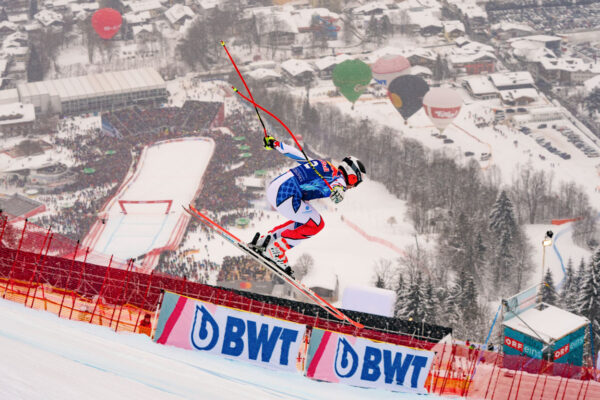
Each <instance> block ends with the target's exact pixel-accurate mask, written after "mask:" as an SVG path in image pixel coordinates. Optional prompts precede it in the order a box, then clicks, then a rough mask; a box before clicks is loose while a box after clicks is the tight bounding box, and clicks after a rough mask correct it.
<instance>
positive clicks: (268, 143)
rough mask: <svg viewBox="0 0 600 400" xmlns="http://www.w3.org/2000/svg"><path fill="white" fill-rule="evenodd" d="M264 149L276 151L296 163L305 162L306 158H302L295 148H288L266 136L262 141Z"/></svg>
mask: <svg viewBox="0 0 600 400" xmlns="http://www.w3.org/2000/svg"><path fill="white" fill-rule="evenodd" d="M263 142H264V144H265V148H266V149H269V150H270V149H277V151H278V152H280V153H281V154H283V155H284V156H287V157H289V158H291V159H292V160H294V161H298V162H306V158H304V154H302V152H301V151H300V150H298V149H297V148H295V147H292V146H289V145H287V144H285V143H283V142H280V141H279V140H275V138H273V137H271V136H266V137H265V138H264V139H263Z"/></svg>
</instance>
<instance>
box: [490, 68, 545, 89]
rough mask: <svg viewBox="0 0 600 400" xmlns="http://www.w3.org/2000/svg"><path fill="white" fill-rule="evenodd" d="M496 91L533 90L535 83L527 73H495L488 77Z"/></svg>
mask: <svg viewBox="0 0 600 400" xmlns="http://www.w3.org/2000/svg"><path fill="white" fill-rule="evenodd" d="M489 77H490V79H491V81H492V83H493V84H494V86H495V87H496V89H498V90H510V89H525V88H534V87H535V81H534V80H533V77H532V76H531V73H530V72H528V71H516V72H496V73H493V74H490V75H489Z"/></svg>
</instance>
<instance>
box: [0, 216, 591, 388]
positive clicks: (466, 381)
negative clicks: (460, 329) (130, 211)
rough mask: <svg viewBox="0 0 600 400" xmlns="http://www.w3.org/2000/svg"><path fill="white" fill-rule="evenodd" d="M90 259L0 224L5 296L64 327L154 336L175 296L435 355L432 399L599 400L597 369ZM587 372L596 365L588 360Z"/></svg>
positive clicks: (58, 240) (69, 245)
mask: <svg viewBox="0 0 600 400" xmlns="http://www.w3.org/2000/svg"><path fill="white" fill-rule="evenodd" d="M0 217H1V216H0ZM89 255H90V251H89V249H81V248H79V243H77V242H72V241H69V240H68V239H65V238H62V237H60V236H59V235H56V236H54V235H53V234H52V233H51V232H50V230H43V229H40V228H38V227H35V226H33V225H28V223H27V221H26V220H25V221H19V222H17V223H14V224H13V223H9V222H8V221H7V218H6V217H4V218H0V295H1V296H2V297H3V298H5V299H8V300H12V301H16V302H19V303H21V304H24V305H25V306H26V307H30V308H35V309H41V310H45V311H49V312H53V313H54V314H56V315H58V316H59V317H61V318H66V319H75V320H80V321H84V322H87V323H94V324H97V325H103V326H108V327H110V328H112V329H114V330H115V331H118V332H123V331H126V332H139V333H146V334H149V335H150V334H151V330H152V327H153V326H155V317H156V313H157V309H158V307H159V306H160V302H161V298H162V294H163V292H164V291H171V292H174V293H178V294H180V295H183V296H187V297H190V298H194V299H199V300H202V301H206V302H209V303H212V304H215V305H223V306H227V307H231V308H234V309H237V310H241V311H249V312H252V313H256V314H260V315H265V316H270V317H275V318H278V319H282V320H287V321H291V322H295V323H298V324H304V325H306V326H309V327H311V328H320V329H322V330H327V331H332V332H339V333H343V334H348V335H352V336H356V337H362V338H366V339H372V340H376V341H380V342H386V343H391V344H397V345H403V346H407V347H412V348H417V349H425V350H430V351H432V352H434V353H435V356H434V358H433V363H432V366H431V370H430V373H429V376H428V378H427V381H426V384H425V387H426V388H427V390H428V391H429V392H430V393H435V394H440V395H452V396H462V397H467V398H476V399H492V400H501V399H507V400H513V399H514V400H517V399H519V400H521V399H529V400H533V399H539V400H542V399H543V400H546V399H553V400H567V399H569V400H573V399H577V400H579V399H600V383H598V382H597V381H596V378H597V377H598V374H597V371H596V370H594V369H592V368H588V367H577V366H573V365H569V364H560V363H552V362H545V361H542V360H535V359H531V358H528V357H519V356H507V355H502V354H499V353H496V352H490V351H478V350H475V349H470V348H467V347H466V346H463V345H458V344H452V343H445V344H443V343H438V344H434V343H433V342H432V341H430V340H422V338H417V337H416V336H415V335H410V334H406V333H402V332H393V331H390V330H386V329H380V328H376V327H372V326H369V325H368V324H366V325H367V327H366V328H365V329H362V330H358V329H356V328H354V327H353V326H351V325H347V324H341V323H339V321H337V320H335V319H332V318H331V317H330V316H329V315H328V314H327V313H324V312H323V313H316V314H315V313H309V312H308V309H309V308H310V306H311V305H310V304H306V303H299V302H290V304H291V303H294V304H295V305H294V306H283V305H281V304H274V303H270V302H268V301H263V300H256V299H253V298H252V296H251V295H249V294H246V293H243V292H237V291H233V290H226V289H223V288H219V287H212V286H208V285H203V284H199V283H196V282H191V281H187V280H186V279H181V278H177V277H173V276H169V275H163V274H159V273H151V274H148V273H143V272H140V271H138V270H137V269H136V267H135V265H134V264H133V262H132V261H130V262H128V263H125V264H123V263H119V264H115V263H113V262H112V259H110V258H108V259H107V260H106V261H107V262H106V265H104V266H103V265H98V264H96V263H92V262H90V261H89ZM263 298H264V296H263ZM586 365H592V364H591V362H590V360H587V364H586Z"/></svg>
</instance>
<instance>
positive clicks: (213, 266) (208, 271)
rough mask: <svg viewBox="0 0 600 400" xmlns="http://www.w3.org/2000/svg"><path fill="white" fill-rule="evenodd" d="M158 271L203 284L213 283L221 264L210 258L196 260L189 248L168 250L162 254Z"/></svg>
mask: <svg viewBox="0 0 600 400" xmlns="http://www.w3.org/2000/svg"><path fill="white" fill-rule="evenodd" d="M158 264H159V266H160V267H159V268H157V271H158V272H162V273H166V274H169V275H172V276H179V277H184V278H186V279H189V280H191V281H194V282H199V283H202V284H211V283H212V281H213V279H211V277H212V276H214V275H215V274H216V273H217V271H219V270H220V266H219V265H218V264H217V263H215V262H213V261H210V260H207V259H202V260H195V259H194V257H193V256H192V255H191V254H190V253H189V250H177V251H167V252H163V253H162V254H161V255H160V260H159V263H158Z"/></svg>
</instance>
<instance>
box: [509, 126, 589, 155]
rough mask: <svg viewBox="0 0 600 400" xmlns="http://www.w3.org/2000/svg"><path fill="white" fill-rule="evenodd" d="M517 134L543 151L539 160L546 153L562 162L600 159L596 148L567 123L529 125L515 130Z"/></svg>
mask: <svg viewBox="0 0 600 400" xmlns="http://www.w3.org/2000/svg"><path fill="white" fill-rule="evenodd" d="M517 129H518V131H519V132H521V133H522V134H524V135H526V136H530V137H531V138H532V139H534V140H535V142H536V143H537V144H538V145H539V146H540V147H541V149H540V150H542V149H543V150H544V151H543V152H541V153H540V158H541V159H545V157H546V156H548V154H547V153H550V154H554V155H556V156H557V157H560V158H562V159H563V160H569V159H571V158H572V157H579V154H583V155H585V156H586V157H587V158H598V157H600V151H599V150H598V148H597V146H596V145H595V144H593V143H592V142H591V141H589V139H587V138H586V137H585V136H584V135H583V134H582V133H581V132H580V131H579V130H577V128H575V127H574V126H573V125H572V124H571V123H569V122H567V121H551V122H546V123H529V124H525V125H522V126H520V127H518V128H517Z"/></svg>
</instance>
